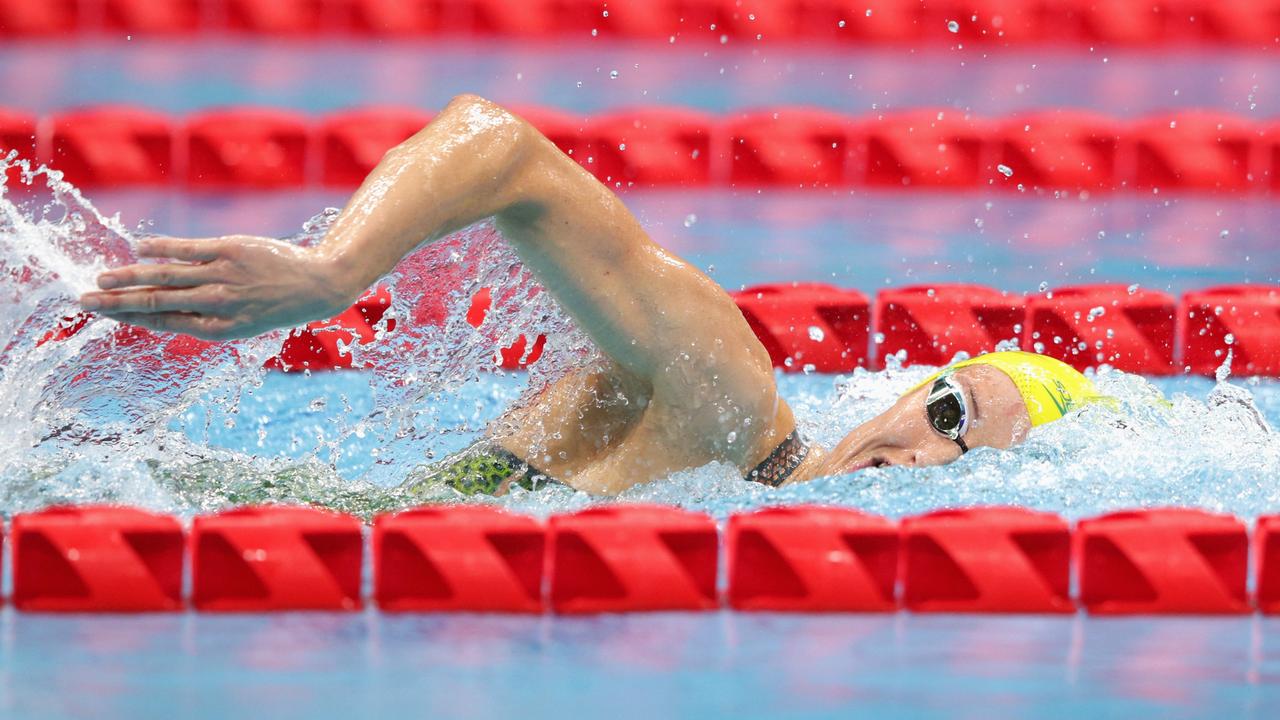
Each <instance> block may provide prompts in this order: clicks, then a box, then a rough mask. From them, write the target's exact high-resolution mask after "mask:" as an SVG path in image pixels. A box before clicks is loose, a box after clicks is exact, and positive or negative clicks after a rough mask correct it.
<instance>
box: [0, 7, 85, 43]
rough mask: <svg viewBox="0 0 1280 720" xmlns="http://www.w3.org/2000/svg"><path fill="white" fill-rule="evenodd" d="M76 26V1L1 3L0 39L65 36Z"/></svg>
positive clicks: (78, 17) (78, 22) (78, 16)
mask: <svg viewBox="0 0 1280 720" xmlns="http://www.w3.org/2000/svg"><path fill="white" fill-rule="evenodd" d="M79 24H80V3H79V0H37V1H35V2H33V1H32V0H0V37H7V36H18V37H23V36H26V37H31V36H48V35H64V34H67V33H70V32H73V31H75V30H76V29H77V28H78V27H79Z"/></svg>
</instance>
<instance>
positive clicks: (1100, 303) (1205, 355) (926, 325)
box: [39, 283, 1280, 377]
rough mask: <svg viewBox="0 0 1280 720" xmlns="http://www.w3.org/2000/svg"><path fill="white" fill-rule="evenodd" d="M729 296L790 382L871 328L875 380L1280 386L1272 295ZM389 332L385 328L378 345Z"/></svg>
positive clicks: (847, 349)
mask: <svg viewBox="0 0 1280 720" xmlns="http://www.w3.org/2000/svg"><path fill="white" fill-rule="evenodd" d="M730 295H731V296H732V297H733V299H734V301H735V302H736V303H737V305H738V308H739V310H741V311H742V314H743V317H744V319H745V320H746V321H747V324H748V326H749V327H750V328H751V330H752V331H753V332H754V333H755V335H756V337H757V338H758V339H759V340H760V342H761V344H762V345H764V347H765V350H766V351H767V352H768V353H769V357H770V359H771V360H772V362H773V365H774V367H777V368H781V369H783V370H785V371H788V372H823V373H839V372H849V371H852V370H854V369H855V368H858V367H869V366H870V357H871V356H870V353H869V349H868V339H869V326H871V327H874V328H875V331H876V334H877V336H878V338H877V343H876V344H877V346H878V350H879V352H878V356H877V358H876V363H877V367H883V366H884V364H885V360H886V358H887V357H888V356H889V355H891V354H893V353H897V352H898V351H900V350H905V351H906V352H907V356H906V359H905V361H904V363H905V364H907V365H917V364H928V365H935V366H941V365H945V364H946V363H948V362H950V361H951V359H952V358H953V357H955V355H956V353H959V352H966V353H968V354H969V355H971V356H973V355H978V354H981V353H984V352H991V351H994V350H996V349H997V345H998V343H1000V342H1002V341H1004V340H1009V339H1016V338H1017V337H1018V336H1019V334H1021V345H1020V346H1021V347H1022V348H1023V349H1025V350H1028V351H1034V352H1039V353H1043V354H1046V355H1049V356H1051V357H1056V358H1059V359H1062V360H1064V361H1066V362H1067V363H1069V364H1071V365H1074V366H1075V367H1077V368H1079V369H1081V370H1084V369H1087V368H1090V367H1098V366H1099V365H1101V364H1107V365H1111V366H1113V367H1115V368H1117V369H1120V370H1124V371H1127V372H1134V373H1142V374H1147V375H1166V374H1171V373H1174V372H1177V371H1178V369H1179V368H1181V369H1182V370H1183V371H1185V372H1190V373H1197V374H1201V375H1212V374H1214V373H1215V371H1216V370H1217V368H1218V367H1219V366H1221V365H1222V363H1223V362H1224V360H1225V359H1226V353H1227V351H1228V350H1231V351H1232V353H1233V364H1232V369H1233V371H1234V372H1235V373H1236V375H1239V376H1252V375H1260V376H1269V377H1280V287H1276V286H1266V285H1241V286H1223V287H1218V288H1210V289H1208V290H1204V291H1193V292H1189V293H1187V295H1186V296H1185V297H1184V298H1183V300H1182V301H1181V304H1180V305H1179V306H1178V308H1177V309H1175V307H1174V300H1173V298H1172V297H1170V296H1168V295H1166V294H1164V293H1161V292H1156V291H1147V290H1141V289H1138V288H1136V287H1134V288H1133V289H1132V290H1130V289H1129V288H1127V287H1125V286H1121V285H1097V286H1084V287H1075V288H1059V289H1056V290H1053V291H1051V292H1050V293H1046V294H1045V295H1043V296H1040V295H1036V296H1031V297H1023V296H1018V295H1009V294H1006V293H1001V292H999V291H996V290H993V289H990V288H985V287H982V286H977V285H950V284H938V285H919V286H911V287H905V288H890V289H886V290H882V291H881V292H880V294H879V295H878V296H877V298H876V310H875V315H874V323H871V321H870V320H871V311H870V309H869V306H868V302H867V299H866V297H865V296H863V295H862V294H861V293H859V292H858V291H856V290H844V289H840V288H836V287H833V286H830V285H824V284H821V283H792V284H777V285H760V286H756V287H750V288H747V289H745V290H742V291H739V292H735V293H730ZM491 302H492V299H491V297H490V292H489V289H488V288H484V289H481V291H480V292H478V293H477V294H476V295H475V296H474V297H473V298H472V301H471V307H470V309H469V311H468V313H467V321H468V322H469V323H470V324H471V325H472V326H474V327H477V328H479V327H480V326H481V325H482V324H483V323H484V322H485V319H486V316H487V313H488V310H489V306H490V304H491ZM390 305H391V294H390V291H389V290H387V289H386V288H382V287H379V288H375V289H374V290H372V291H370V292H369V293H368V294H366V295H365V296H364V297H363V298H361V299H360V301H359V302H357V303H356V304H355V305H354V306H352V307H351V308H349V309H348V310H346V311H345V312H343V313H342V314H341V315H339V316H337V317H336V318H331V319H329V320H322V321H317V322H313V323H310V324H308V325H307V326H306V327H305V328H302V329H300V330H297V331H295V332H294V333H293V334H291V335H290V336H289V337H288V338H287V339H286V340H285V341H284V343H283V346H282V347H281V350H280V354H278V355H277V356H275V357H274V358H272V359H270V360H268V361H267V363H266V366H267V367H269V368H272V369H277V370H285V371H299V372H300V371H304V370H333V369H339V368H349V367H351V366H352V364H353V359H352V354H351V348H352V347H353V346H354V345H357V344H368V343H372V342H375V341H376V340H377V338H378V334H377V332H376V331H375V328H376V327H378V325H379V323H380V322H381V320H382V318H383V315H384V314H385V313H386V310H387V308H389V307H390ZM446 311H447V308H446V306H445V304H444V302H443V300H442V298H440V297H436V296H426V297H424V298H422V300H421V301H420V302H419V303H418V306H417V308H416V309H415V311H414V318H413V321H414V322H416V323H418V324H438V323H440V322H443V320H444V315H445V312H446ZM90 319H91V316H89V315H86V314H83V313H82V314H78V315H75V316H72V317H67V318H63V320H62V322H61V323H60V324H59V325H58V326H57V327H56V328H53V329H51V330H50V331H49V332H47V333H45V334H44V335H43V336H42V337H41V338H40V340H39V343H41V344H42V343H45V342H49V341H57V340H65V339H66V338H69V337H71V336H73V335H75V334H76V333H77V332H78V331H79V330H80V329H81V328H82V327H84V326H85V324H86V323H87V322H88V321H89V320H90ZM395 328H396V321H395V320H394V319H392V320H389V321H388V322H387V323H386V326H385V328H384V331H385V332H394V331H395ZM166 337H167V336H166ZM547 341H548V338H547V337H546V336H545V335H542V334H539V335H537V336H536V337H535V338H534V341H533V344H532V346H530V345H529V342H528V339H527V337H526V336H525V335H520V336H519V337H518V338H517V340H516V341H515V342H514V343H512V344H511V345H510V346H508V347H503V348H496V347H495V348H494V350H495V364H497V365H498V366H500V367H502V368H504V369H508V370H517V369H525V368H528V367H529V366H530V365H532V364H533V363H535V362H537V361H538V360H539V359H540V358H541V357H542V353H543V351H544V349H545V347H546V343H547ZM117 342H121V343H132V342H157V344H159V343H158V341H157V340H156V338H155V337H154V336H152V334H150V333H147V332H146V331H143V330H140V329H137V328H128V329H126V328H121V329H119V330H118V331H117ZM211 347H213V345H212V344H210V343H207V342H204V341H199V340H196V339H194V338H189V337H185V336H179V337H177V338H172V339H170V340H169V341H167V342H165V343H164V351H165V359H166V360H167V361H173V360H178V359H182V358H186V359H187V360H190V359H191V358H197V359H198V356H199V355H200V354H201V353H204V352H206V351H208V350H209V349H210V348H211ZM1175 349H1178V354H1177V355H1175ZM1179 356H1180V357H1181V360H1182V362H1178V359H1179ZM364 367H366V368H372V367H373V366H372V365H371V364H370V363H365V364H364ZM374 369H377V368H374Z"/></svg>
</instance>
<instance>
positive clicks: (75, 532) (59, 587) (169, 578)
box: [11, 506, 185, 612]
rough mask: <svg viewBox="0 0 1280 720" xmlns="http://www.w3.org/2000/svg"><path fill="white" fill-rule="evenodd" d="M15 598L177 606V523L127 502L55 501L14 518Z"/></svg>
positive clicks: (93, 607)
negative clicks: (123, 504)
mask: <svg viewBox="0 0 1280 720" xmlns="http://www.w3.org/2000/svg"><path fill="white" fill-rule="evenodd" d="M11 542H12V544H13V604H14V606H15V607H17V608H18V609H19V610H34V611H42V612H49V611H55V612H140V611H152V610H178V609H180V608H181V607H182V560H183V555H184V554H185V544H184V540H183V533H182V526H181V524H179V522H178V520H177V519H176V518H173V517H169V516H167V515H156V514H154V513H149V512H145V511H142V510H137V509H134V508H126V507H105V506H81V507H53V508H49V509H47V510H41V511H39V512H34V513H20V514H18V515H16V516H14V518H13V535H12V538H11Z"/></svg>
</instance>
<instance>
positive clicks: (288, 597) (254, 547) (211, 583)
mask: <svg viewBox="0 0 1280 720" xmlns="http://www.w3.org/2000/svg"><path fill="white" fill-rule="evenodd" d="M191 546H192V569H191V577H192V597H191V604H192V605H193V606H194V607H195V608H196V609H197V610H214V611H260V610H356V609H358V608H359V607H360V570H361V564H362V561H363V553H364V550H363V540H362V538H361V534H360V521H359V520H357V519H356V518H354V517H351V516H349V515H341V514H338V513H332V512H327V511H324V510H318V509H315V508H309V507H285V506H272V507H251V508H241V509H238V510H229V511H226V512H223V513H219V514H217V515H205V516H200V517H197V518H196V519H195V521H194V523H193V524H192V527H191Z"/></svg>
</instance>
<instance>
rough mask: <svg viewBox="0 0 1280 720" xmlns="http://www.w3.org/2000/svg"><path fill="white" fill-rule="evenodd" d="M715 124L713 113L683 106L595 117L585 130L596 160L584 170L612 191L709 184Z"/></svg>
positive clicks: (590, 159) (590, 160)
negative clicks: (651, 186)
mask: <svg viewBox="0 0 1280 720" xmlns="http://www.w3.org/2000/svg"><path fill="white" fill-rule="evenodd" d="M715 122H716V121H715V118H714V117H713V116H711V115H708V114H706V113H703V112H698V111H695V110H686V109H683V108H646V109H641V110H630V111H620V112H615V113H610V114H607V115H602V116H599V117H596V118H592V119H591V121H590V122H589V123H588V124H587V126H586V127H587V133H588V135H589V137H590V139H591V145H590V148H591V152H592V153H593V154H594V157H593V158H588V159H587V165H586V167H587V169H588V170H590V171H591V172H592V173H593V174H595V176H596V177H597V178H599V179H600V182H602V183H604V184H605V185H608V186H609V187H611V188H628V187H633V186H636V185H642V186H643V185H659V186H673V185H674V186H702V185H708V184H710V182H711V150H712V146H711V140H712V132H713V129H714V126H715ZM576 159H577V160H578V161H579V162H582V158H576ZM592 160H594V162H592Z"/></svg>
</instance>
